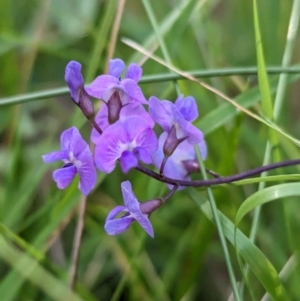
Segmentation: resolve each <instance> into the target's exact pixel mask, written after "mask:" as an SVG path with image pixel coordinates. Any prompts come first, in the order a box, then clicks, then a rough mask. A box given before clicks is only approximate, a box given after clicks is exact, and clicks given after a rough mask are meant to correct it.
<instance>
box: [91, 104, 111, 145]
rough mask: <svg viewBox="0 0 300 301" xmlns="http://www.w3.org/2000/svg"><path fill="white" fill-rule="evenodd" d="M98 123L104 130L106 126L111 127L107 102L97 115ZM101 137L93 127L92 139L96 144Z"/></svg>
mask: <svg viewBox="0 0 300 301" xmlns="http://www.w3.org/2000/svg"><path fill="white" fill-rule="evenodd" d="M95 121H96V123H97V124H98V125H99V127H100V129H101V130H102V131H104V130H105V129H106V128H108V127H109V123H108V110H107V106H106V104H103V105H102V106H101V108H100V110H99V112H98V113H97V115H96V117H95ZM99 138H100V134H99V133H98V132H97V131H96V130H95V129H94V128H93V129H92V133H91V141H92V142H93V143H94V144H97V143H98V140H99Z"/></svg>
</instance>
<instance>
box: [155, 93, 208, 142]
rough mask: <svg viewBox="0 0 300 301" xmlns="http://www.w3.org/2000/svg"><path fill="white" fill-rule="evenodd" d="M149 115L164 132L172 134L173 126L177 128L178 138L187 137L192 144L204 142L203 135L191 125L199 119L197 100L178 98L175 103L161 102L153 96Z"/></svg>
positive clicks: (189, 97)
mask: <svg viewBox="0 0 300 301" xmlns="http://www.w3.org/2000/svg"><path fill="white" fill-rule="evenodd" d="M149 113H150V115H151V117H152V118H153V120H154V121H155V122H157V123H158V124H159V125H160V126H161V127H162V128H163V130H164V131H166V132H168V133H169V132H170V130H171V128H172V126H173V125H175V127H176V134H177V138H178V139H180V138H183V137H187V141H188V142H189V143H190V144H197V143H200V142H202V141H203V139H204V137H203V133H202V132H201V131H200V130H199V129H198V128H197V127H195V126H194V125H192V124H191V122H192V121H194V120H195V119H196V118H197V117H198V109H197V105H196V102H195V99H194V98H193V97H191V96H188V97H186V98H183V97H182V96H180V97H178V98H177V100H176V102H175V103H172V102H171V101H168V100H161V101H160V100H159V99H158V98H156V97H154V96H152V97H150V99H149Z"/></svg>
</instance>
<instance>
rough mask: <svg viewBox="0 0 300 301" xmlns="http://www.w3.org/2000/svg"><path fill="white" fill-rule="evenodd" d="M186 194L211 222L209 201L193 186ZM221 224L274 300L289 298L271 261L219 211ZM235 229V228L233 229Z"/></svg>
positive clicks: (282, 300) (281, 300)
mask: <svg viewBox="0 0 300 301" xmlns="http://www.w3.org/2000/svg"><path fill="white" fill-rule="evenodd" d="M187 191H188V195H189V196H190V197H191V198H192V199H193V200H194V201H195V202H196V203H197V204H198V205H199V207H200V209H201V210H202V212H203V213H204V214H205V216H206V217H207V218H208V219H209V220H210V221H212V222H213V215H212V211H211V209H210V206H209V203H208V201H207V200H206V199H204V198H203V196H202V195H201V194H200V193H199V192H198V191H197V190H196V189H194V188H191V189H188V190H187ZM219 216H220V220H221V224H222V227H223V230H224V234H225V236H226V238H227V239H228V240H229V241H230V242H231V244H232V245H235V239H236V251H237V252H238V254H239V255H240V256H241V257H242V258H243V259H244V260H245V261H246V263H247V264H248V265H249V267H250V269H251V270H252V272H253V273H254V275H255V276H256V277H257V279H258V280H259V281H260V283H261V284H262V285H263V287H264V288H265V289H266V291H267V292H268V293H269V295H270V296H271V297H272V298H273V300H275V301H287V300H289V298H288V296H287V293H286V291H285V289H284V287H283V285H282V282H281V280H280V278H279V276H278V273H277V271H276V269H275V268H274V266H273V265H272V263H271V262H270V261H269V260H268V259H267V257H266V256H265V255H264V254H263V253H262V252H261V250H260V249H259V248H258V247H257V246H256V245H254V244H253V243H252V242H251V241H250V239H249V238H248V237H247V236H246V235H245V234H244V233H243V232H241V231H240V230H239V229H236V228H235V225H234V224H233V223H232V222H231V221H230V220H229V219H228V218H227V217H226V216H225V215H224V214H223V213H222V212H220V211H219ZM235 229H236V230H235Z"/></svg>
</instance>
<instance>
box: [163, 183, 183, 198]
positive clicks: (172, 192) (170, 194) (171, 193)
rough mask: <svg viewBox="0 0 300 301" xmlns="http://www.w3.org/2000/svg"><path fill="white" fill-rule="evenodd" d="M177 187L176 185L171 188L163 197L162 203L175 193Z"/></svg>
mask: <svg viewBox="0 0 300 301" xmlns="http://www.w3.org/2000/svg"><path fill="white" fill-rule="evenodd" d="M178 187H179V186H178V185H174V186H173V188H172V190H171V191H170V192H169V193H168V194H167V195H166V196H165V197H163V198H162V199H163V201H164V202H165V201H167V200H168V199H169V198H170V197H171V196H172V195H173V194H174V193H175V192H176V190H177V189H178Z"/></svg>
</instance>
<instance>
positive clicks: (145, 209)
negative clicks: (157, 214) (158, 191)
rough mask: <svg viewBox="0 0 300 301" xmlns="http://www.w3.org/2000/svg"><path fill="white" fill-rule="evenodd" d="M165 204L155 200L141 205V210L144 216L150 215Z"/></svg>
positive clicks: (160, 200)
mask: <svg viewBox="0 0 300 301" xmlns="http://www.w3.org/2000/svg"><path fill="white" fill-rule="evenodd" d="M162 204H163V200H162V199H159V198H158V199H153V200H150V201H147V202H143V203H140V210H141V212H142V213H143V214H147V215H150V214H151V213H152V212H153V211H154V210H156V209H157V208H159V207H160V206H161V205H162Z"/></svg>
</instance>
